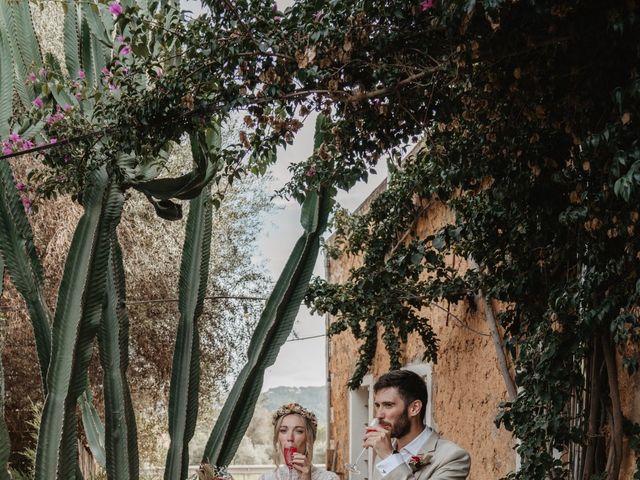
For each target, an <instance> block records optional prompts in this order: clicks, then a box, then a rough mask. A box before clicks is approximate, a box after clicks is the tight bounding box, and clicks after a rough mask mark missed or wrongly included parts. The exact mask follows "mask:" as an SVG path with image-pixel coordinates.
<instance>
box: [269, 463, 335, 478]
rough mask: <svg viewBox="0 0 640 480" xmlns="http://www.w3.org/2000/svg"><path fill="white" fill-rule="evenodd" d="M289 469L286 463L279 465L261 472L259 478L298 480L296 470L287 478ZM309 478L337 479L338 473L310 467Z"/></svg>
mask: <svg viewBox="0 0 640 480" xmlns="http://www.w3.org/2000/svg"><path fill="white" fill-rule="evenodd" d="M288 470H289V469H288V468H287V467H286V465H282V466H280V467H279V468H278V469H277V470H276V469H275V468H274V469H273V470H271V471H269V472H266V473H263V474H262V475H261V476H260V480H298V479H299V476H298V475H297V472H294V474H293V475H292V476H291V479H289V471H288ZM311 480H339V477H338V475H336V474H335V473H334V472H328V471H327V470H325V469H324V468H318V467H311Z"/></svg>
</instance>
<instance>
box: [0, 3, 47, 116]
mask: <svg viewBox="0 0 640 480" xmlns="http://www.w3.org/2000/svg"><path fill="white" fill-rule="evenodd" d="M0 27H2V30H4V31H5V32H7V37H5V39H6V38H8V40H9V44H10V47H11V52H12V55H11V57H12V59H13V65H14V69H15V70H14V75H15V77H14V78H16V81H15V83H14V87H15V89H16V91H17V92H18V95H19V97H20V100H21V101H22V104H23V105H24V106H25V107H26V108H31V102H32V101H33V100H34V99H35V97H36V94H35V91H34V89H33V88H32V87H30V86H28V85H27V84H26V83H25V79H26V77H27V74H28V73H29V72H37V71H38V70H39V69H40V68H42V55H41V53H40V44H39V43H38V37H37V36H36V33H35V30H34V28H33V21H32V19H31V10H30V7H29V2H25V1H20V2H13V1H10V0H0Z"/></svg>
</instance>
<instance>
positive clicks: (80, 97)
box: [75, 92, 82, 100]
mask: <svg viewBox="0 0 640 480" xmlns="http://www.w3.org/2000/svg"><path fill="white" fill-rule="evenodd" d="M75 97H76V98H77V99H78V100H80V99H82V93H80V92H76V93H75Z"/></svg>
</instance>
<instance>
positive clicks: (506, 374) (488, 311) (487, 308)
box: [469, 258, 518, 402]
mask: <svg viewBox="0 0 640 480" xmlns="http://www.w3.org/2000/svg"><path fill="white" fill-rule="evenodd" d="M469 266H470V267H471V268H472V269H473V270H476V271H480V268H479V266H478V264H477V263H476V261H475V260H474V259H472V258H470V259H469ZM478 297H480V298H481V299H482V302H483V303H484V318H485V319H486V321H487V326H488V327H489V333H491V338H492V340H493V346H494V347H495V349H496V356H497V358H498V366H499V367H500V373H502V378H503V379H504V383H505V386H506V387H507V394H508V395H509V400H511V401H512V402H513V401H515V399H516V398H517V397H518V390H517V388H516V382H515V380H514V379H513V377H512V376H511V372H510V371H509V366H508V365H507V356H506V354H505V351H504V346H503V339H502V337H501V336H500V332H498V325H497V324H496V319H495V316H494V314H493V306H492V305H491V299H490V298H488V297H486V296H485V295H484V293H483V292H482V289H480V290H478Z"/></svg>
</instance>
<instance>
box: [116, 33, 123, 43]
mask: <svg viewBox="0 0 640 480" xmlns="http://www.w3.org/2000/svg"><path fill="white" fill-rule="evenodd" d="M116 42H117V43H124V37H123V36H122V35H118V36H117V37H116Z"/></svg>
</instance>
